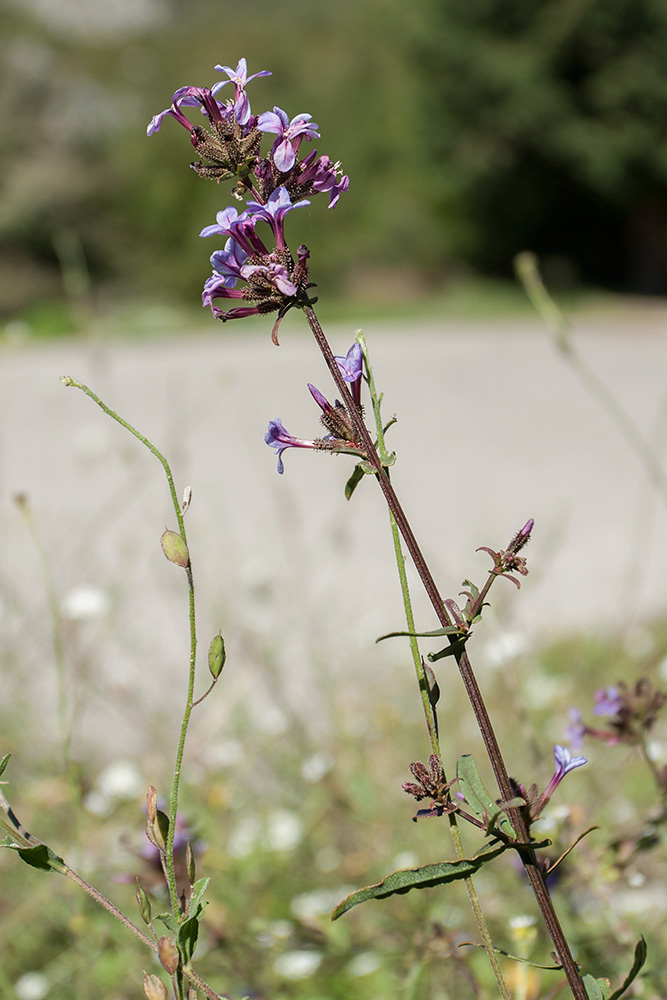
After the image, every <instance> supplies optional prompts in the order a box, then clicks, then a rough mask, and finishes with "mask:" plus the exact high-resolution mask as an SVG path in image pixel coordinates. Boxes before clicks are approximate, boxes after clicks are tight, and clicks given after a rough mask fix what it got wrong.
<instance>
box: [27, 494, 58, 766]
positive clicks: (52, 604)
mask: <svg viewBox="0 0 667 1000" xmlns="http://www.w3.org/2000/svg"><path fill="white" fill-rule="evenodd" d="M15 502H16V505H17V506H18V508H19V510H20V511H21V514H22V516H23V520H24V522H25V525H26V528H27V529H28V533H29V535H30V538H31V540H32V544H33V546H34V548H35V552H36V553H37V558H38V559H39V564H40V567H41V570H42V579H43V580H44V588H45V590H46V599H47V602H48V605H49V617H50V619H51V646H52V649H53V663H54V666H55V668H56V679H57V687H58V732H59V734H60V751H61V753H62V758H63V767H64V769H65V771H66V772H67V771H68V770H69V763H70V760H69V754H70V746H71V743H72V713H71V710H70V706H69V704H68V697H67V672H66V669H65V651H64V647H63V633H62V618H61V616H60V608H59V607H58V598H57V596H56V588H55V587H54V585H53V577H52V576H51V568H50V566H49V562H48V559H47V558H46V552H45V551H44V546H43V544H42V540H41V538H40V537H39V533H38V531H37V527H36V525H35V520H34V518H33V516H32V510H31V509H30V505H29V503H28V498H27V497H26V496H25V495H24V494H20V495H19V496H17V497H15Z"/></svg>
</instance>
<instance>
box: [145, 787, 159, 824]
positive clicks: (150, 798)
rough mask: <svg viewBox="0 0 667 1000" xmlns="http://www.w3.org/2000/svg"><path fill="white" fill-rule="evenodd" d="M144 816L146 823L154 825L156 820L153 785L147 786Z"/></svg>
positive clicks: (155, 796)
mask: <svg viewBox="0 0 667 1000" xmlns="http://www.w3.org/2000/svg"><path fill="white" fill-rule="evenodd" d="M146 806H147V808H146V815H147V816H148V822H149V823H154V822H155V820H156V818H157V788H155V787H154V785H149V786H148V794H147V796H146Z"/></svg>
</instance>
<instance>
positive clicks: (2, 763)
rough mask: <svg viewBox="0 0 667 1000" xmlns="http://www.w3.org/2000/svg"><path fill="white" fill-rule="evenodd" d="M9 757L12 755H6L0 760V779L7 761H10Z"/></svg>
mask: <svg viewBox="0 0 667 1000" xmlns="http://www.w3.org/2000/svg"><path fill="white" fill-rule="evenodd" d="M11 756H12V755H11V754H10V753H6V754H5V756H4V757H3V758H2V760H0V778H1V777H2V775H3V773H4V770H5V768H6V767H7V765H8V764H9V761H10V760H11Z"/></svg>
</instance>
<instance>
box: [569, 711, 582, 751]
mask: <svg viewBox="0 0 667 1000" xmlns="http://www.w3.org/2000/svg"><path fill="white" fill-rule="evenodd" d="M570 719H571V720H572V721H571V723H570V725H569V726H568V727H567V729H566V730H565V735H566V737H567V738H568V740H569V741H570V743H571V744H572V747H573V748H574V749H575V750H581V747H582V745H583V742H584V736H585V735H586V723H585V722H584V720H583V716H582V714H581V712H580V711H579V709H578V708H571V709H570Z"/></svg>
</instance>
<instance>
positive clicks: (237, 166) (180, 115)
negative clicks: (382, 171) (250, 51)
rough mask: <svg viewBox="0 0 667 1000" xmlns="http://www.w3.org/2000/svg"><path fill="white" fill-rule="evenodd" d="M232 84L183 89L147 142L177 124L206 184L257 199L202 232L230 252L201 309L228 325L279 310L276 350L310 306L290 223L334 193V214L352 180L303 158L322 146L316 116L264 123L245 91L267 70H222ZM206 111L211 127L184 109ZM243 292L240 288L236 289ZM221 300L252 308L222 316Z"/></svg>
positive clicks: (219, 262)
mask: <svg viewBox="0 0 667 1000" xmlns="http://www.w3.org/2000/svg"><path fill="white" fill-rule="evenodd" d="M215 68H216V70H217V71H218V72H220V73H224V74H226V76H227V77H228V79H226V80H221V81H218V82H217V83H215V84H214V85H213V86H212V87H210V88H208V87H180V88H179V89H178V90H177V91H176V92H175V93H174V95H173V97H172V103H171V106H170V107H168V108H165V110H164V111H161V112H160V113H159V114H157V115H155V116H154V117H153V118H152V119H151V121H150V123H149V125H148V130H147V132H148V135H153V134H154V133H155V132H159V130H160V127H161V125H162V122H163V121H164V119H165V117H171V118H175V119H176V121H177V122H178V123H179V124H180V125H182V126H183V127H184V128H186V129H187V130H188V132H189V133H190V141H191V143H192V145H193V146H194V148H195V150H196V151H197V153H198V154H199V155H200V156H202V157H203V158H204V160H205V162H204V160H196V161H195V162H194V163H191V164H190V166H191V167H192V169H193V170H194V171H195V172H196V173H197V174H199V176H200V177H205V178H210V179H213V180H216V181H218V182H220V181H221V180H225V179H229V180H234V181H235V186H234V190H233V195H234V197H235V198H236V199H237V200H242V199H243V198H244V197H245V196H246V195H250V199H249V200H248V201H247V202H246V208H245V210H244V211H242V212H241V213H239V212H238V211H237V210H236V209H235V208H226V209H225V210H224V211H222V212H218V215H217V218H216V224H215V225H212V226H207V227H206V228H205V229H203V230H202V232H201V235H202V236H214V235H220V236H225V237H227V241H226V243H225V246H224V249H223V250H217V251H216V252H215V253H214V254H213V255H212V257H211V263H212V265H213V274H212V276H211V277H210V278H209V279H208V280H207V282H206V284H205V286H204V292H203V295H202V302H203V304H204V306H209V307H210V308H211V310H212V312H213V315H214V316H215V317H216V318H218V319H221V320H223V321H224V320H227V319H238V318H242V317H244V316H251V315H256V314H263V313H268V312H274V311H278V313H279V315H278V321H277V322H276V324H275V326H274V330H273V339H274V342H276V343H277V339H276V330H277V326H278V323H279V322H280V320H281V319H282V317H283V316H284V315H285V313H286V312H287V310H288V309H290V308H292V307H293V306H299V307H302V306H304V305H309V304H311V303H312V302H313V301H314V300H313V299H310V298H309V295H308V289H309V288H310V287H312V285H310V284H309V283H308V265H307V261H308V257H309V254H308V250H307V248H306V247H303V246H302V247H299V249H298V251H297V253H296V259H295V257H294V256H293V255H292V253H291V251H290V250H289V248H288V246H287V243H286V241H285V233H284V219H285V215H286V214H287V212H289V211H291V209H293V208H300V207H302V206H305V205H309V204H310V202H309V201H308V200H306V199H307V197H308V196H312V195H317V194H321V193H328V195H329V208H333V207H334V206H335V205H336V203H337V202H338V199H339V197H340V195H341V194H342V193H343V192H344V191H347V189H348V187H349V179H348V177H347V176H346V175H344V174H343V172H342V169H341V166H340V163H334V162H333V161H332V160H331V159H330V158H329V157H328V156H326V155H324V156H318V155H317V150H315V149H313V150H311V151H310V152H309V153H308V154H307V155H306V156H305V157H303V158H302V159H301V158H300V148H301V145H302V143H303V142H304V141H306V142H311V141H312V140H313V139H318V138H319V137H320V133H319V132H318V131H317V129H318V127H319V126H318V125H317V124H316V123H315V122H313V121H312V120H311V115H308V114H298V115H295V116H294V117H293V118H291V119H290V118H289V116H288V115H287V114H286V112H285V111H283V110H282V108H278V107H274V109H273V111H266V112H264V113H263V114H260V115H259V116H255V115H253V114H252V111H251V108H250V102H249V99H248V95H247V93H246V85H247V84H248V83H249V82H250V81H251V80H254V79H255V78H256V77H261V76H270V75H271V74H270V73H269V72H268V71H267V70H261V71H260V72H259V73H253V74H252V75H251V76H248V67H247V63H246V60H245V59H241V60H239V63H238V65H237V67H236V69H232V68H231V67H230V66H216V67H215ZM229 83H233V84H234V98H233V100H232V99H230V100H228V101H227V102H224V103H223V102H222V101H220V100H219V99H218V97H217V95H218V93H219V92H220V90H221V89H222V88H223V87H225V86H226V85H227V84H229ZM190 107H199V108H200V109H201V112H202V113H203V114H204V115H205V116H206V117H207V118H208V128H205V127H204V126H203V125H197V124H193V123H192V122H191V121H190V120H189V119H188V118H187V117H186V115H185V113H184V111H183V108H190ZM265 133H269V134H272V135H275V136H276V138H275V140H274V142H273V144H272V146H271V149H270V150H269V151H268V153H267V155H266V156H264V157H262V156H261V145H262V139H263V136H264V134H265ZM259 222H265V223H267V224H268V226H269V230H270V237H271V240H270V241H268V242H269V244H275V245H267V240H265V239H263V238H262V237H261V236H259V235H258V234H257V233H256V231H255V227H256V226H257V224H258V223H259ZM239 281H241V282H243V287H241V288H237V287H236V285H237V282H239ZM218 299H235V300H239V299H241V300H243V301H244V302H245V303H246V304H245V305H242V306H241V305H238V306H234V307H232V308H230V309H221V308H219V306H217V305H215V301H216V300H218Z"/></svg>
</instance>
